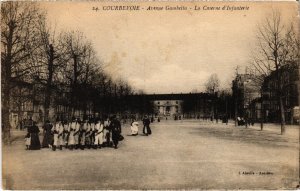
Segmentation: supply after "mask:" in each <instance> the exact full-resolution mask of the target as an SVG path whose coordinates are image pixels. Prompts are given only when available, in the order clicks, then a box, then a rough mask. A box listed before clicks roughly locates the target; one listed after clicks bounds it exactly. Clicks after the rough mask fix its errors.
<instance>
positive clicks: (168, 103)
mask: <svg viewBox="0 0 300 191" xmlns="http://www.w3.org/2000/svg"><path fill="white" fill-rule="evenodd" d="M157 104H158V105H159V104H160V102H159V101H158V102H157ZM167 104H169V101H167ZM176 104H178V101H176Z"/></svg>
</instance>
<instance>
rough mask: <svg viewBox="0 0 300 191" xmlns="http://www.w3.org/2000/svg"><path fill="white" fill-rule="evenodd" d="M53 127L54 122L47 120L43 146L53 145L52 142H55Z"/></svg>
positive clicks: (44, 127)
mask: <svg viewBox="0 0 300 191" xmlns="http://www.w3.org/2000/svg"><path fill="white" fill-rule="evenodd" d="M52 127H53V124H52V123H50V121H49V120H46V123H45V125H44V126H43V133H44V138H43V143H42V148H50V147H52V143H53V134H52V132H51V129H52Z"/></svg>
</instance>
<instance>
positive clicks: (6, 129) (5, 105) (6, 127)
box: [1, 81, 11, 145]
mask: <svg viewBox="0 0 300 191" xmlns="http://www.w3.org/2000/svg"><path fill="white" fill-rule="evenodd" d="M9 87H10V82H9V81H6V83H5V85H4V87H3V97H2V127H1V128H2V131H3V142H4V144H6V145H8V144H10V138H11V135H10V129H11V126H10V122H9V106H10V99H9V98H10V88H9Z"/></svg>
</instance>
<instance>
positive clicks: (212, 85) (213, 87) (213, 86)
mask: <svg viewBox="0 0 300 191" xmlns="http://www.w3.org/2000/svg"><path fill="white" fill-rule="evenodd" d="M219 87H220V80H219V78H218V75H217V74H212V75H210V77H209V78H208V80H207V82H206V84H205V89H206V92H207V93H209V94H211V95H212V104H211V119H212V121H213V120H214V118H215V115H216V114H217V113H218V111H216V107H215V100H216V99H215V96H216V94H217V92H218V91H219ZM216 120H217V122H218V116H217V117H216Z"/></svg>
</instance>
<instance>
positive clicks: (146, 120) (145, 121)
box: [143, 115, 152, 136]
mask: <svg viewBox="0 0 300 191" xmlns="http://www.w3.org/2000/svg"><path fill="white" fill-rule="evenodd" d="M143 125H144V127H143V133H144V134H145V135H147V136H148V135H151V133H152V131H151V129H150V120H149V118H148V116H147V115H145V117H144V119H143Z"/></svg>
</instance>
